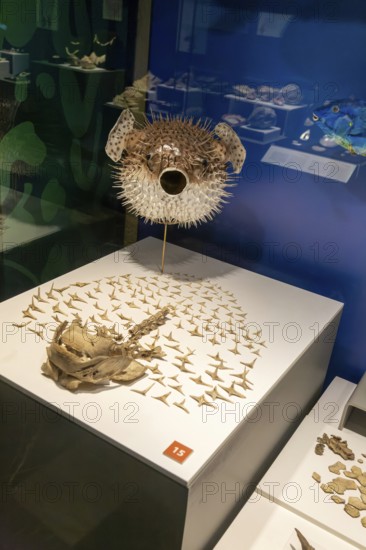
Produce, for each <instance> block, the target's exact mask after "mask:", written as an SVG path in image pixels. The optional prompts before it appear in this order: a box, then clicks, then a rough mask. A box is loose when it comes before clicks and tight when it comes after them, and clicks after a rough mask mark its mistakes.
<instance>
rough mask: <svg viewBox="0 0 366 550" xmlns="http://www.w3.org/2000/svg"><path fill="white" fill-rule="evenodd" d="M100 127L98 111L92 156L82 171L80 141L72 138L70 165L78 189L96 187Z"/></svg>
mask: <svg viewBox="0 0 366 550" xmlns="http://www.w3.org/2000/svg"><path fill="white" fill-rule="evenodd" d="M101 129H102V116H101V114H100V113H99V114H98V116H97V122H96V128H95V134H94V143H93V157H92V160H91V162H90V163H89V165H88V167H87V169H86V170H85V171H84V168H83V164H85V162H86V161H84V162H83V158H85V155H83V152H82V148H81V143H80V140H79V139H73V141H72V145H71V149H70V166H71V171H72V174H73V176H74V180H75V182H76V184H77V186H78V187H80V189H83V191H89V190H90V189H91V188H92V186H94V187H97V183H98V181H99V180H100V167H99V164H98V145H99V139H100V133H101Z"/></svg>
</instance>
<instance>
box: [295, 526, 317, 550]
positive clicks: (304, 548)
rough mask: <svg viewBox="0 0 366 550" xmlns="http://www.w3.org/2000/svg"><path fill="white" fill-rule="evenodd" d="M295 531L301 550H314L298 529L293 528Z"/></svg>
mask: <svg viewBox="0 0 366 550" xmlns="http://www.w3.org/2000/svg"><path fill="white" fill-rule="evenodd" d="M295 531H296V534H297V538H298V539H299V541H300V544H301V550H315V548H314V546H311V544H310V543H309V542H308V541H307V540H306V538H305V537H304V535H303V534H302V533H301V532H300V531H299V530H298V529H296V528H295Z"/></svg>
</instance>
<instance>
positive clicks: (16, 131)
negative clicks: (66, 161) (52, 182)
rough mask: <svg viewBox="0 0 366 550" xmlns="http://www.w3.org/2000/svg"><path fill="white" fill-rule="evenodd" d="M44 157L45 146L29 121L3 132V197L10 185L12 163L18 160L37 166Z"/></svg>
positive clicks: (0, 168) (0, 179)
mask: <svg viewBox="0 0 366 550" xmlns="http://www.w3.org/2000/svg"><path fill="white" fill-rule="evenodd" d="M45 157H46V146H45V144H44V143H43V141H41V140H40V139H39V137H38V136H37V134H36V133H35V131H34V125H33V124H32V123H31V122H22V123H21V124H18V126H15V128H12V129H11V130H10V131H9V132H8V133H7V134H5V136H4V137H3V139H2V140H1V141H0V159H1V163H0V184H1V185H2V186H3V189H2V197H3V199H5V196H4V195H6V194H7V191H6V190H8V189H9V186H10V172H11V167H12V165H13V163H14V162H15V161H17V160H18V161H19V160H20V161H23V162H26V163H27V164H30V165H31V166H39V165H40V164H42V162H43V161H44V159H45ZM3 192H4V195H3Z"/></svg>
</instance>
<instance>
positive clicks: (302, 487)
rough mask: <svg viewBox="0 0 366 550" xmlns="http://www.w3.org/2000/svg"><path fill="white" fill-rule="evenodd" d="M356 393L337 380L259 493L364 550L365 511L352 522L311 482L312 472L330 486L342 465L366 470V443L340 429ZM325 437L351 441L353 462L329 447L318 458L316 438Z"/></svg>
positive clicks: (307, 418) (346, 496)
mask: <svg viewBox="0 0 366 550" xmlns="http://www.w3.org/2000/svg"><path fill="white" fill-rule="evenodd" d="M354 388H355V385H354V384H352V383H350V382H347V381H345V380H342V379H339V378H336V379H335V380H334V381H333V383H332V384H331V386H330V387H329V388H328V390H327V391H326V392H325V393H324V395H323V396H322V398H321V399H320V401H319V402H318V404H317V405H316V406H315V407H314V409H313V410H312V411H311V413H310V414H309V415H308V416H307V417H306V418H305V420H304V421H303V422H302V424H301V426H300V427H299V428H298V430H297V431H296V432H295V434H294V435H293V437H292V438H291V440H290V441H289V443H288V444H287V445H286V447H285V448H284V449H283V451H282V452H281V454H280V455H279V456H278V458H277V460H276V461H275V462H274V463H273V464H272V466H271V468H270V469H269V470H268V471H267V473H266V475H265V476H264V477H263V479H262V480H261V481H260V483H259V485H258V488H257V492H258V495H262V496H264V497H266V498H267V499H269V500H270V501H272V502H276V503H278V504H280V505H281V506H283V507H285V508H287V509H288V510H291V511H292V512H295V513H297V514H298V515H299V516H302V517H303V518H305V519H306V520H308V521H310V522H312V523H314V524H315V525H318V526H319V527H322V528H323V529H324V530H326V531H327V532H328V533H331V534H333V535H335V536H337V537H339V538H340V539H341V540H342V541H345V542H347V543H349V544H352V545H354V547H356V548H362V549H364V548H365V547H366V528H364V527H363V526H362V525H361V517H363V516H365V512H364V511H361V515H360V517H359V518H352V517H350V516H349V515H348V514H347V513H346V512H345V511H344V509H343V508H344V506H343V504H335V503H334V502H333V501H332V500H331V499H330V497H331V494H327V493H324V492H323V491H322V490H321V488H320V485H319V484H318V483H317V482H316V481H315V480H314V479H313V478H312V474H313V472H317V473H318V474H319V475H320V476H321V483H328V482H330V481H331V480H332V479H333V478H335V477H338V475H337V474H334V473H331V472H330V471H329V470H328V467H329V466H330V465H332V464H334V463H335V462H337V461H338V460H339V461H341V462H343V463H344V464H345V465H346V466H347V470H350V469H351V467H352V466H358V467H360V468H361V470H363V471H366V458H365V457H363V456H362V455H363V454H366V438H365V437H362V436H360V435H358V434H356V433H354V432H351V431H350V430H347V429H344V430H342V431H340V430H338V424H339V420H340V417H341V414H342V410H343V407H344V405H345V403H346V402H347V399H348V397H349V396H350V395H351V393H352V391H353V389H354ZM324 433H327V434H328V435H329V436H330V435H337V436H339V437H341V438H342V439H345V440H347V441H348V446H349V447H350V448H351V449H352V450H353V452H354V454H355V459H354V460H344V459H342V457H341V456H339V455H336V454H334V453H333V452H332V451H330V450H329V449H328V448H327V447H325V450H324V454H323V455H321V456H320V455H317V454H315V452H314V449H315V445H316V443H317V437H321V436H322V435H323V434H324ZM358 460H362V461H363V462H362V463H360V462H358ZM343 477H344V476H343ZM341 496H342V498H344V499H345V501H346V503H347V501H348V498H349V497H350V496H354V497H359V496H360V493H359V491H358V490H354V491H346V492H345V494H344V495H341ZM329 548H331V546H329Z"/></svg>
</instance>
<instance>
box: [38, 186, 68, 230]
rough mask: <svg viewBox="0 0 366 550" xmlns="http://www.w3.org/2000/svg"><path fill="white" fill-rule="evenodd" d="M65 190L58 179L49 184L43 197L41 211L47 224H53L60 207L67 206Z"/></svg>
mask: <svg viewBox="0 0 366 550" xmlns="http://www.w3.org/2000/svg"><path fill="white" fill-rule="evenodd" d="M65 198H66V194H65V190H64V189H63V187H61V185H60V184H59V182H58V180H57V179H56V178H52V179H50V180H49V182H48V183H47V185H46V187H45V188H44V190H43V193H42V197H41V210H42V216H43V219H44V221H45V222H47V223H49V222H51V221H52V220H53V219H54V218H55V217H56V215H57V213H58V211H59V209H60V206H61V207H63V206H64V205H65Z"/></svg>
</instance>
